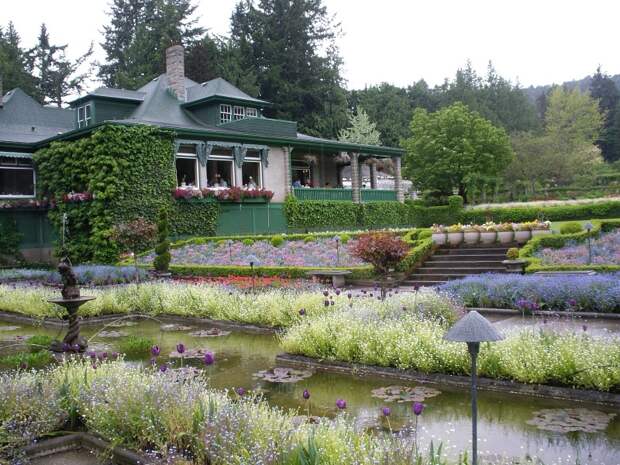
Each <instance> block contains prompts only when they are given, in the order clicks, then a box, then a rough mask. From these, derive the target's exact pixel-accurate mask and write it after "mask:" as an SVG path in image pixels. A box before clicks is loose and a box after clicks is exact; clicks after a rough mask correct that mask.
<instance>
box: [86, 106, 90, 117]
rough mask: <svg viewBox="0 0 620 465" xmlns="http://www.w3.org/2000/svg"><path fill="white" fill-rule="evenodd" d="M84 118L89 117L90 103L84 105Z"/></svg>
mask: <svg viewBox="0 0 620 465" xmlns="http://www.w3.org/2000/svg"><path fill="white" fill-rule="evenodd" d="M85 109H86V118H90V105H86V107H85Z"/></svg>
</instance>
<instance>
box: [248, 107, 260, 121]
mask: <svg viewBox="0 0 620 465" xmlns="http://www.w3.org/2000/svg"><path fill="white" fill-rule="evenodd" d="M245 117H246V118H258V110H257V109H256V108H251V107H247V108H246V109H245Z"/></svg>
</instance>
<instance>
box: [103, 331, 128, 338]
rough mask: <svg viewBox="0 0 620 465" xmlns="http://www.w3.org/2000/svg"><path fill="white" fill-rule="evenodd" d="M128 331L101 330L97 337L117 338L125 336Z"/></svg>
mask: <svg viewBox="0 0 620 465" xmlns="http://www.w3.org/2000/svg"><path fill="white" fill-rule="evenodd" d="M127 335H128V333H126V332H125V331H101V332H100V333H99V334H97V337H105V338H115V337H125V336H127Z"/></svg>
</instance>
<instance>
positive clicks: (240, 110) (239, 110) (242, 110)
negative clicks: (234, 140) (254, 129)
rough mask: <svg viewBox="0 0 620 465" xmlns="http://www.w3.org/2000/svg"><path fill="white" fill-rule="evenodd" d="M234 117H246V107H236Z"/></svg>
mask: <svg viewBox="0 0 620 465" xmlns="http://www.w3.org/2000/svg"><path fill="white" fill-rule="evenodd" d="M234 117H235V119H243V118H245V108H244V107H235V113H234Z"/></svg>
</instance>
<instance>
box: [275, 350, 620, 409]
mask: <svg viewBox="0 0 620 465" xmlns="http://www.w3.org/2000/svg"><path fill="white" fill-rule="evenodd" d="M276 363H277V364H279V365H284V366H289V367H294V368H305V369H311V370H314V371H319V372H325V373H344V374H348V375H361V376H364V375H373V376H380V377H383V378H393V379H400V380H405V381H416V382H419V383H423V384H424V383H429V384H435V385H437V384H443V385H446V384H447V385H450V386H455V387H460V388H465V389H469V388H470V378H469V377H468V376H460V375H446V374H441V373H420V372H417V371H414V370H399V369H398V368H392V367H379V366H374V365H362V364H355V363H348V362H341V361H326V360H320V359H317V358H312V357H305V356H303V355H293V354H288V353H284V354H279V355H278V356H276ZM478 387H479V388H480V389H482V390H485V391H495V392H505V393H509V394H518V395H524V396H533V397H545V398H551V399H561V400H576V401H579V402H595V403H599V404H606V405H613V406H616V407H620V394H614V393H611V392H602V391H593V390H585V389H572V388H567V387H560V386H549V385H546V384H525V383H518V382H515V381H507V380H501V379H491V378H478Z"/></svg>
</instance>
